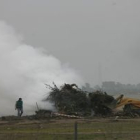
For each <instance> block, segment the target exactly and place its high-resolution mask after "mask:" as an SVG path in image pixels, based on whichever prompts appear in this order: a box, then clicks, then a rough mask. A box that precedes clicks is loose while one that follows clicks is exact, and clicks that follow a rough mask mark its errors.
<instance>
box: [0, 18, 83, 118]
mask: <svg viewBox="0 0 140 140" xmlns="http://www.w3.org/2000/svg"><path fill="white" fill-rule="evenodd" d="M56 47H57V46H56ZM0 65H1V67H0V116H2V115H16V111H14V106H15V102H16V100H17V99H18V98H19V97H21V98H23V101H24V115H27V114H31V113H34V111H35V110H36V102H37V103H38V105H39V106H40V107H44V108H46V109H50V108H52V106H51V104H49V103H44V102H42V99H43V98H44V97H45V96H46V95H47V93H48V90H47V89H46V87H45V85H44V84H45V83H46V84H50V85H52V82H55V83H56V84H57V85H62V84H64V83H77V84H79V85H82V83H83V82H82V79H81V77H80V76H78V75H77V72H75V71H74V70H73V69H71V68H69V66H68V65H67V64H61V62H60V61H59V60H58V59H57V58H55V57H54V56H52V55H50V54H44V53H43V52H42V51H41V50H38V49H36V48H34V47H32V46H29V45H26V44H24V43H23V41H22V39H21V37H20V36H19V35H18V34H16V33H15V31H14V30H13V28H12V27H10V26H9V25H7V24H6V23H5V22H3V21H1V22H0Z"/></svg>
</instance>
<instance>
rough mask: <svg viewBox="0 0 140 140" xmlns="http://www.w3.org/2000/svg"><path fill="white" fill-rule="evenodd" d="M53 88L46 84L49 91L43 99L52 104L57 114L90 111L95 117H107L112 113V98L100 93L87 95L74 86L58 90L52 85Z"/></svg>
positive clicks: (87, 112)
mask: <svg viewBox="0 0 140 140" xmlns="http://www.w3.org/2000/svg"><path fill="white" fill-rule="evenodd" d="M53 85H54V86H53V87H51V86H50V85H47V84H46V87H47V88H49V89H50V90H51V91H50V92H49V96H48V97H47V98H46V99H45V100H46V101H50V102H52V103H53V104H54V106H55V108H56V109H57V110H58V112H62V113H65V114H76V113H77V114H78V113H82V114H89V113H90V112H91V110H93V111H94V112H95V114H96V115H108V114H110V113H111V112H112V110H111V109H110V108H109V105H110V104H111V103H112V102H113V101H114V98H113V97H112V96H110V95H108V94H107V93H105V92H102V91H95V92H92V93H88V92H86V91H82V90H81V89H79V88H78V86H77V85H76V84H64V85H63V86H61V87H60V88H58V87H57V86H56V85H55V84H54V83H53Z"/></svg>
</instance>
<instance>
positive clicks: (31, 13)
mask: <svg viewBox="0 0 140 140" xmlns="http://www.w3.org/2000/svg"><path fill="white" fill-rule="evenodd" d="M139 5H140V0H0V20H4V21H5V22H7V23H8V24H9V25H10V26H12V27H13V28H14V29H15V30H16V32H18V33H19V34H20V35H22V37H23V39H24V42H25V43H26V44H28V45H32V46H34V47H40V48H44V50H45V51H46V52H47V53H49V54H52V55H53V56H54V57H56V58H58V59H59V60H60V61H61V62H62V63H68V64H69V65H70V67H71V68H73V69H75V70H76V71H78V72H79V74H80V75H81V77H83V79H84V81H85V82H89V83H91V85H96V84H100V83H101V81H116V82H121V83H124V84H127V83H131V84H137V83H140V64H139V62H140V8H139Z"/></svg>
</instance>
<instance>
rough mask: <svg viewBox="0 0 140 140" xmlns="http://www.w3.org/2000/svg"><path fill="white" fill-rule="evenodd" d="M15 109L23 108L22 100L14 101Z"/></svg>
mask: <svg viewBox="0 0 140 140" xmlns="http://www.w3.org/2000/svg"><path fill="white" fill-rule="evenodd" d="M16 108H18V109H22V108H23V101H22V100H18V101H16Z"/></svg>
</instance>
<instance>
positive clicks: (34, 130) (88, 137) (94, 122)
mask: <svg viewBox="0 0 140 140" xmlns="http://www.w3.org/2000/svg"><path fill="white" fill-rule="evenodd" d="M75 122H77V140H140V119H118V120H117V121H115V120H114V119H105V118H100V119H50V120H26V119H21V120H9V121H6V120H5V121H0V140H75V136H74V133H75V131H74V130H75Z"/></svg>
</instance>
